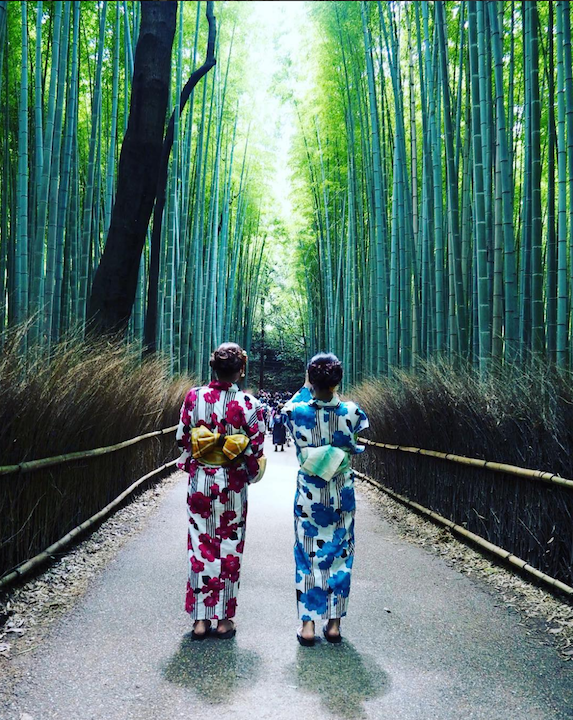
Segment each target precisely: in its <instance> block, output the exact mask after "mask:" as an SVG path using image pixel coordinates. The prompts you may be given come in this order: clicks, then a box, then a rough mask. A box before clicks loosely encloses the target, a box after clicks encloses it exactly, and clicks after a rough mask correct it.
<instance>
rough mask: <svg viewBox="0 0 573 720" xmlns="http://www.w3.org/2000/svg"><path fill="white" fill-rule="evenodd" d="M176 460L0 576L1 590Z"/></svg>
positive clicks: (53, 553) (102, 517)
mask: <svg viewBox="0 0 573 720" xmlns="http://www.w3.org/2000/svg"><path fill="white" fill-rule="evenodd" d="M160 432H161V431H160ZM176 462H177V460H173V461H171V462H169V463H166V464H165V465H162V466H161V467H158V468H156V469H155V470H152V471H151V472H150V473H147V475H144V476H143V477H140V478H139V480H136V481H135V482H134V483H132V484H131V485H130V486H129V487H128V488H127V489H126V490H124V491H123V492H122V493H121V495H118V496H117V497H116V498H115V500H112V501H111V502H110V503H108V504H107V505H106V506H105V507H104V508H102V509H101V510H100V511H99V512H97V513H96V514H95V515H92V516H91V518H88V519H87V520H84V522H83V523H81V524H80V525H78V526H77V527H75V528H74V529H73V530H70V532H69V533H67V534H66V535H64V537H63V538H61V539H60V540H58V541H57V542H55V543H53V544H52V545H50V546H49V547H47V548H46V549H45V550H43V551H42V552H41V553H39V554H38V555H35V556H34V557H33V558H30V560H27V561H26V562H25V563H22V565H19V566H18V567H17V568H16V569H14V570H12V571H11V572H10V573H8V574H7V575H5V576H4V577H2V578H0V591H2V590H5V589H6V588H7V587H8V586H9V585H11V584H13V583H14V582H15V581H16V580H20V579H21V578H22V577H24V575H29V574H30V572H32V571H33V570H35V569H36V568H38V567H39V566H40V565H42V564H43V563H45V562H47V561H49V560H51V559H53V556H54V555H55V554H56V553H57V552H60V551H61V550H63V548H65V547H67V546H68V545H69V544H70V543H71V542H72V541H73V540H74V539H75V538H76V537H78V536H79V535H81V534H82V533H84V532H86V531H87V530H89V529H90V528H91V527H93V526H94V525H95V524H96V523H98V522H99V521H100V520H103V519H104V518H105V517H106V515H109V514H110V512H111V511H112V510H113V509H114V508H116V507H117V506H118V505H119V504H120V503H121V502H122V501H123V500H124V499H125V498H126V497H127V496H128V495H130V494H131V493H132V492H133V491H134V490H135V489H137V488H138V487H139V486H140V485H141V484H142V483H144V482H145V481H146V480H149V478H151V477H153V476H154V475H157V474H159V473H160V472H163V471H164V470H167V468H170V467H173V465H175V463H176Z"/></svg>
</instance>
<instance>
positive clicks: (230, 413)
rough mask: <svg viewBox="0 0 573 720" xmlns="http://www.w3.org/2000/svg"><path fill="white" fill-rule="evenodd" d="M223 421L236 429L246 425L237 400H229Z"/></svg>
mask: <svg viewBox="0 0 573 720" xmlns="http://www.w3.org/2000/svg"><path fill="white" fill-rule="evenodd" d="M225 420H226V422H228V423H229V425H232V426H233V427H236V428H240V427H242V426H243V425H245V424H246V420H245V413H244V411H243V408H242V407H241V405H240V403H239V402H237V400H231V401H230V402H229V404H228V405H227V413H226V415H225Z"/></svg>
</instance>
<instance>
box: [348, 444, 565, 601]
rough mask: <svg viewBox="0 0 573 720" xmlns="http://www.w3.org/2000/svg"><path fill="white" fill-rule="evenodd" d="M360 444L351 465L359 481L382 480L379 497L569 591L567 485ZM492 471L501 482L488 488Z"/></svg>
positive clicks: (460, 459)
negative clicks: (361, 450)
mask: <svg viewBox="0 0 573 720" xmlns="http://www.w3.org/2000/svg"><path fill="white" fill-rule="evenodd" d="M360 441H361V442H362V443H364V444H365V445H367V446H369V447H371V448H372V452H369V453H365V454H364V455H361V456H360V458H359V459H357V461H356V466H357V469H358V470H359V471H361V473H360V476H362V475H364V476H368V477H370V478H372V477H374V478H380V479H381V480H383V483H384V485H381V484H380V487H381V489H383V490H384V492H387V493H388V494H390V495H392V496H393V497H396V499H398V500H400V501H401V502H404V503H405V504H407V505H409V506H410V507H414V508H415V509H416V510H419V511H420V512H422V513H424V514H425V515H427V516H429V517H432V518H433V519H435V520H436V521H437V522H439V523H441V524H444V525H446V526H447V527H449V528H450V529H451V528H453V527H454V526H455V532H458V534H460V535H463V536H464V537H466V539H470V540H472V541H474V540H475V538H481V540H475V542H476V544H478V545H480V547H482V548H483V549H487V550H490V551H491V552H493V553H494V554H496V555H497V556H499V557H501V558H502V559H504V560H507V561H508V562H509V563H510V564H512V565H515V566H517V567H520V568H522V569H523V568H524V566H525V565H527V566H528V568H529V567H531V568H534V569H535V572H533V574H536V573H540V574H541V575H543V576H547V577H550V578H555V579H556V583H561V584H562V585H564V586H565V587H567V588H570V587H571V586H573V567H572V563H571V557H572V553H573V526H572V520H573V494H572V493H571V490H572V489H573V481H572V480H570V479H567V478H562V477H560V476H559V475H558V474H557V473H553V472H544V471H541V470H533V469H529V468H524V467H519V466H515V465H510V464H505V463H498V462H491V461H488V460H481V459H477V458H472V457H465V456H462V455H456V454H453V453H442V452H437V451H434V450H425V449H422V448H419V447H410V446H404V445H398V444H391V443H380V442H376V441H374V440H369V439H365V438H360ZM427 458H432V459H433V462H431V463H429V462H428V460H427ZM492 472H495V473H498V474H499V475H501V476H502V478H501V482H492ZM376 482H378V481H376ZM434 515H435V517H434ZM457 528H461V529H460V530H459V531H458V530H457ZM462 530H463V532H462ZM482 541H483V542H482ZM484 543H485V545H484ZM503 548H507V549H503ZM520 558H525V560H521V559H520ZM528 568H525V572H529V569H528ZM530 574H532V573H530ZM536 577H538V579H541V580H542V582H547V581H546V580H545V577H540V575H537V574H536ZM550 584H551V583H550ZM554 585H555V584H554ZM555 587H559V589H560V590H563V591H564V592H567V591H566V590H564V588H563V587H562V586H561V585H555ZM569 594H570V595H571V593H569Z"/></svg>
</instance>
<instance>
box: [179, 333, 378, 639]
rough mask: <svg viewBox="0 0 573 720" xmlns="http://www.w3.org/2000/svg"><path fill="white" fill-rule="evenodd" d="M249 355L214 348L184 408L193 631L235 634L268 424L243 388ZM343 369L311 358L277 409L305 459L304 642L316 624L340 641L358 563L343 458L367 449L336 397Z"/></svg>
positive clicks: (299, 536) (300, 507)
mask: <svg viewBox="0 0 573 720" xmlns="http://www.w3.org/2000/svg"><path fill="white" fill-rule="evenodd" d="M245 364H246V355H245V353H244V352H243V351H242V350H241V348H240V347H239V346H238V345H236V344H234V343H225V344H224V345H221V346H220V347H219V348H217V350H216V351H215V352H214V353H213V356H212V358H211V367H212V369H213V371H214V373H215V375H216V376H217V379H216V380H214V381H213V382H211V383H210V384H209V386H207V387H202V388H193V389H192V390H190V391H189V393H188V394H187V396H186V398H185V401H184V403H183V407H182V410H181V421H180V423H179V428H178V431H177V439H178V441H179V444H180V447H181V448H182V450H183V454H182V456H181V458H180V460H179V463H178V465H179V467H180V468H181V469H184V470H185V471H186V472H188V473H189V486H188V494H187V505H188V518H189V529H188V557H189V579H188V582H187V594H186V610H187V612H188V613H189V614H190V615H191V617H192V618H193V619H194V620H195V624H194V628H193V633H192V635H193V637H194V638H195V639H197V640H200V639H203V638H204V637H206V636H207V635H208V634H209V633H210V632H211V624H212V622H213V621H217V627H216V629H213V632H212V635H214V636H215V637H219V638H228V637H232V636H233V635H234V634H235V628H234V624H233V621H232V618H233V616H234V615H235V610H236V606H237V593H238V589H239V574H240V567H241V556H242V552H243V547H244V537H245V523H246V514H247V488H248V484H249V482H252V481H253V479H255V478H256V477H257V474H258V473H259V462H260V459H261V458H262V454H263V443H264V437H265V426H264V421H263V412H262V409H261V407H260V405H259V403H258V401H257V400H256V399H255V398H253V397H252V396H250V395H248V394H246V393H243V392H241V391H240V390H239V388H238V386H237V381H238V380H239V379H240V377H241V376H244V369H245ZM341 379H342V365H341V363H340V361H339V360H338V358H336V357H335V356H334V355H332V354H320V355H316V356H315V357H314V358H313V359H312V360H311V361H310V363H309V365H308V382H307V383H305V386H304V387H303V388H302V389H301V390H300V391H299V392H298V393H297V394H296V395H295V396H294V397H293V398H292V399H291V400H290V401H289V402H288V403H287V405H286V406H285V408H284V409H283V413H284V414H285V416H286V421H287V424H288V426H289V429H290V431H291V433H292V435H293V438H294V441H295V446H296V451H297V458H298V460H299V463H300V465H301V468H300V470H299V473H298V478H297V489H296V494H295V503H294V527H295V545H294V556H295V565H296V593H297V606H298V614H299V618H300V619H301V621H302V627H301V628H300V629H299V631H298V632H297V638H298V641H299V643H300V644H301V645H305V646H311V645H314V643H315V628H314V625H315V622H316V621H319V620H324V621H326V622H325V623H324V626H323V634H324V637H325V639H326V640H327V641H328V642H332V643H339V642H340V641H341V635H340V619H341V618H342V617H344V616H345V615H346V609H347V605H348V596H349V593H350V579H351V571H352V564H353V560H354V512H355V500H354V481H353V475H352V471H351V469H350V461H349V456H350V455H352V454H356V453H359V452H362V451H363V449H364V448H363V447H360V446H358V445H357V442H356V435H357V433H358V432H360V431H361V430H363V429H365V428H366V427H368V419H367V417H366V415H365V414H364V412H363V411H362V410H361V409H360V408H359V407H358V405H356V404H355V403H353V402H350V401H347V402H343V401H342V400H340V398H339V397H338V395H337V394H336V389H337V386H338V385H339V383H340V381H341Z"/></svg>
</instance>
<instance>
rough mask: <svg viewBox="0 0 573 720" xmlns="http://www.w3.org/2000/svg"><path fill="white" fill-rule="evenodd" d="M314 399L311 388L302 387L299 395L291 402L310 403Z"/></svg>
mask: <svg viewBox="0 0 573 720" xmlns="http://www.w3.org/2000/svg"><path fill="white" fill-rule="evenodd" d="M311 398H312V393H311V392H310V390H309V388H307V387H301V389H300V390H299V391H298V392H297V394H296V395H295V396H294V397H293V399H292V400H291V402H292V403H301V402H308V401H309V400H310V399H311Z"/></svg>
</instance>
